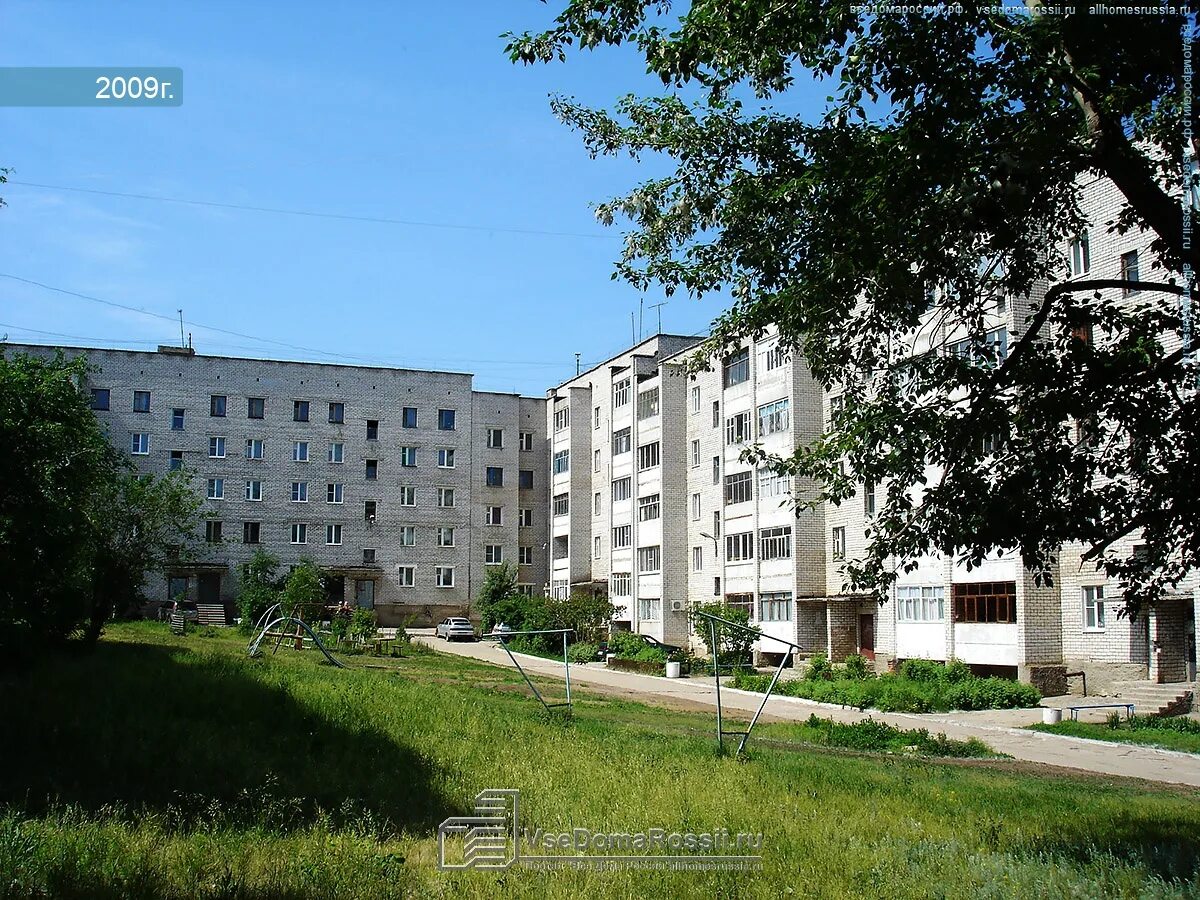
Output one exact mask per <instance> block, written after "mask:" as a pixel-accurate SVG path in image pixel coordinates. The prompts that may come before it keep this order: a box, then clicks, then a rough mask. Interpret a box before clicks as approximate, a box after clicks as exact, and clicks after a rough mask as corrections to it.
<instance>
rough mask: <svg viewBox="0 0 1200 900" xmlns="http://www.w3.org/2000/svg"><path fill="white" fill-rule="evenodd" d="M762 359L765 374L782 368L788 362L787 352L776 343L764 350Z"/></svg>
mask: <svg viewBox="0 0 1200 900" xmlns="http://www.w3.org/2000/svg"><path fill="white" fill-rule="evenodd" d="M762 358H763V370H764V371H767V372H771V371H774V370H775V369H778V368H781V367H782V366H785V365H787V362H788V354H787V351H786V350H784V349H783V348H782V347H780V346H779V344H778V343H774V344H772V345H771V346H770V347H768V348H767V349H766V350H764V351H763V353H762Z"/></svg>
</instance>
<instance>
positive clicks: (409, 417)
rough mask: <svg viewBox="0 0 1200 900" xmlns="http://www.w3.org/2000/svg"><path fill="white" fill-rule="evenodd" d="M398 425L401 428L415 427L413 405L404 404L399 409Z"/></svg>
mask: <svg viewBox="0 0 1200 900" xmlns="http://www.w3.org/2000/svg"><path fill="white" fill-rule="evenodd" d="M400 427H401V428H416V427H417V408H416V407H415V406H405V407H404V408H403V409H401V410H400Z"/></svg>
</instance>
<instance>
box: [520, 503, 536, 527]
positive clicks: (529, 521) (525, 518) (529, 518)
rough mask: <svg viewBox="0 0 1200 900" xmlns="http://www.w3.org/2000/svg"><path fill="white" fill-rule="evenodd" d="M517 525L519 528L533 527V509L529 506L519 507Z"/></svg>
mask: <svg viewBox="0 0 1200 900" xmlns="http://www.w3.org/2000/svg"><path fill="white" fill-rule="evenodd" d="M517 526H518V527H519V528H532V527H533V510H532V509H530V508H529V507H521V508H519V509H518V510H517Z"/></svg>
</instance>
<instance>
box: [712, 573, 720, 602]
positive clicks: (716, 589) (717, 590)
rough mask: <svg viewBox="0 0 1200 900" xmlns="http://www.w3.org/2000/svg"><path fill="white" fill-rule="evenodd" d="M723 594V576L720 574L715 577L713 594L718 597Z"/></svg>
mask: <svg viewBox="0 0 1200 900" xmlns="http://www.w3.org/2000/svg"><path fill="white" fill-rule="evenodd" d="M720 594H721V577H720V576H719V575H718V576H717V577H715V578H713V596H714V597H718V596H720Z"/></svg>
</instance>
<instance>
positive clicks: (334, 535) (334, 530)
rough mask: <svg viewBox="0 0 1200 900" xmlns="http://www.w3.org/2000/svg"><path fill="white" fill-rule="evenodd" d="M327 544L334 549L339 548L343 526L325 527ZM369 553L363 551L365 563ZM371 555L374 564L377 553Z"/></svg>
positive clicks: (373, 552)
mask: <svg viewBox="0 0 1200 900" xmlns="http://www.w3.org/2000/svg"><path fill="white" fill-rule="evenodd" d="M325 543H326V544H329V545H330V546H333V547H336V546H339V545H340V544H341V543H342V526H341V525H338V524H333V525H326V526H325ZM367 552H368V551H366V550H364V551H363V562H367V561H368V560H367V558H366V555H367ZM370 553H371V559H370V562H374V561H375V551H373V550H372V551H370Z"/></svg>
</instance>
